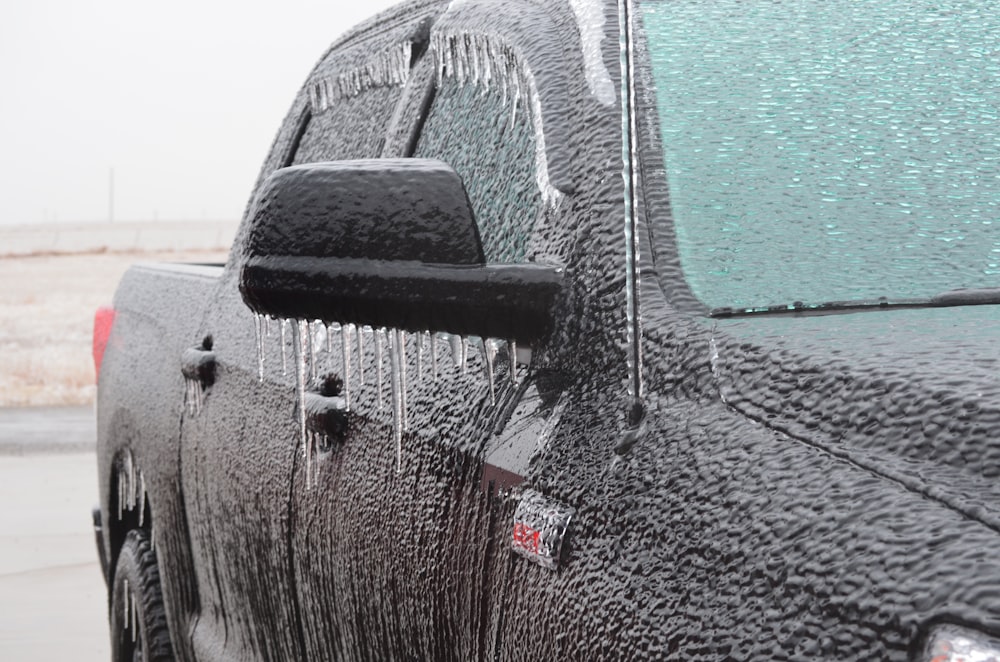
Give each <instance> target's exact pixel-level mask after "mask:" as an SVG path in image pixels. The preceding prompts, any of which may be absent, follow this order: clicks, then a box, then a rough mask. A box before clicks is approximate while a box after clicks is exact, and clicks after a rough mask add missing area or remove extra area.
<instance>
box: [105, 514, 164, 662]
mask: <svg viewBox="0 0 1000 662" xmlns="http://www.w3.org/2000/svg"><path fill="white" fill-rule="evenodd" d="M111 650H112V653H111V659H112V660H114V662H140V661H141V662H172V660H173V659H174V653H173V649H172V648H171V646H170V632H169V631H168V630H167V614H166V611H164V608H163V593H162V591H161V590H160V571H159V570H158V569H157V567H156V554H155V553H154V552H153V549H152V546H151V545H150V544H149V535H148V534H147V533H146V532H145V531H142V530H140V529H133V530H131V531H129V532H128V535H127V536H126V537H125V543H124V544H123V545H122V548H121V552H120V553H119V555H118V565H117V566H115V576H114V588H113V591H112V593H111Z"/></svg>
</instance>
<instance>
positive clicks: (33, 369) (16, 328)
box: [0, 251, 226, 407]
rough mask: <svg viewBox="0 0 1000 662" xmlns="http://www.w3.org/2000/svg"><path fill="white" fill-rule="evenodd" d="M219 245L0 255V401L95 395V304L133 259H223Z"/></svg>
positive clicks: (29, 402)
mask: <svg viewBox="0 0 1000 662" xmlns="http://www.w3.org/2000/svg"><path fill="white" fill-rule="evenodd" d="M225 259H226V252H224V251H185V252H172V251H171V252H128V253H96V254H83V255H36V256H7V257H0V407H7V406H36V405H67V404H87V403H90V402H93V399H94V390H95V389H94V364H93V359H92V357H91V335H92V331H93V317H94V311H95V310H96V309H97V308H98V306H102V305H110V303H111V300H112V297H113V295H114V292H115V287H116V286H117V284H118V281H119V280H120V279H121V276H122V274H124V273H125V270H126V269H128V267H129V265H131V264H133V263H135V262H148V261H164V262H222V261H225Z"/></svg>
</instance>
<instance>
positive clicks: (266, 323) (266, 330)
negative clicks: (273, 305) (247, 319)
mask: <svg viewBox="0 0 1000 662" xmlns="http://www.w3.org/2000/svg"><path fill="white" fill-rule="evenodd" d="M264 335H265V336H266V337H268V338H270V337H271V316H270V315H264Z"/></svg>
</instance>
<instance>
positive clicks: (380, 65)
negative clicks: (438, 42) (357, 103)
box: [309, 41, 413, 113]
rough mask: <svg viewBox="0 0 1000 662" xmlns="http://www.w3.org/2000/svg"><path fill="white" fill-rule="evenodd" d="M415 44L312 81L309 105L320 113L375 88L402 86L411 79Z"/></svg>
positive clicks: (381, 54)
mask: <svg viewBox="0 0 1000 662" xmlns="http://www.w3.org/2000/svg"><path fill="white" fill-rule="evenodd" d="M412 54H413V44H412V43H411V42H409V41H407V42H404V43H402V44H399V45H398V46H396V47H395V48H392V49H389V50H387V51H384V52H382V53H380V54H377V55H374V56H372V57H371V58H369V59H368V60H367V61H366V62H365V63H364V64H363V65H361V66H359V67H357V68H355V69H350V70H348V71H344V72H341V73H340V74H338V75H336V76H329V77H325V78H321V79H319V80H316V81H313V83H312V85H311V86H310V88H309V104H310V107H311V110H312V112H313V113H320V112H322V111H324V110H326V109H328V108H330V107H331V106H333V105H335V104H336V103H338V102H339V101H342V100H343V99H349V98H351V97H356V96H358V95H359V94H361V93H362V92H364V91H365V90H370V89H372V88H374V87H399V86H401V85H405V84H406V81H407V80H408V79H409V76H410V61H411V59H412Z"/></svg>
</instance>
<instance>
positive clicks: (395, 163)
mask: <svg viewBox="0 0 1000 662" xmlns="http://www.w3.org/2000/svg"><path fill="white" fill-rule="evenodd" d="M246 236H247V238H246V241H245V244H244V246H243V250H242V252H243V262H242V269H241V272H240V292H241V293H242V295H243V300H244V302H245V303H246V304H247V305H248V306H249V307H250V308H251V309H252V310H254V311H255V312H257V313H259V314H264V315H271V316H273V317H282V318H294V319H308V320H323V321H327V322H339V323H342V324H346V323H351V324H359V325H367V326H372V327H386V328H398V329H402V330H405V331H413V332H416V331H432V332H434V331H441V332H446V333H452V334H456V335H475V336H480V337H483V338H487V337H490V338H503V339H510V340H515V341H517V342H518V343H519V344H523V345H525V346H530V345H533V344H535V343H536V342H537V341H538V340H539V339H541V338H542V337H544V336H545V335H546V334H548V333H549V331H551V329H552V326H553V319H552V307H553V304H554V302H555V299H556V297H557V295H558V294H559V292H560V290H561V287H562V270H561V269H560V268H557V267H554V266H547V265H541V264H534V263H532V264H489V265H488V264H486V263H485V259H484V257H483V250H482V245H481V243H480V240H479V232H478V230H477V228H476V223H475V219H474V217H473V214H472V209H471V207H470V205H469V199H468V196H467V195H466V192H465V188H464V186H463V185H462V180H461V179H460V178H459V176H458V174H457V173H456V172H455V171H454V170H452V169H451V167H450V166H448V165H447V164H446V163H443V162H441V161H435V160H430V159H375V160H367V161H335V162H330V163H314V164H308V165H302V166H293V167H290V168H283V169H281V170H278V171H276V172H274V173H273V174H272V175H271V176H270V177H269V178H268V179H267V180H266V181H265V182H264V184H263V186H262V187H261V191H260V193H259V195H258V197H257V200H256V202H255V206H254V210H253V216H252V219H251V227H250V231H249V232H248V233H247V235H246Z"/></svg>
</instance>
